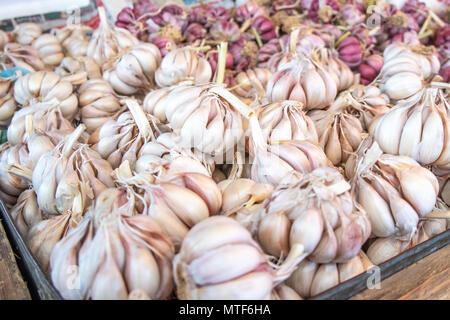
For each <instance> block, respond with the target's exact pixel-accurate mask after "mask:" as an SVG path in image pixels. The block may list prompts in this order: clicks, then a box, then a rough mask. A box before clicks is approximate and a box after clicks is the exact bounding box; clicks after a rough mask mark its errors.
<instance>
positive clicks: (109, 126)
mask: <svg viewBox="0 0 450 320" xmlns="http://www.w3.org/2000/svg"><path fill="white" fill-rule="evenodd" d="M125 104H126V105H127V107H128V110H129V111H127V112H124V113H122V114H120V115H119V117H118V118H117V120H116V119H110V120H108V121H106V122H105V123H104V124H103V125H102V126H101V127H100V130H99V132H98V140H97V141H92V137H91V142H96V144H95V147H94V148H95V149H96V150H97V151H98V153H99V154H100V155H101V156H102V157H103V159H106V160H107V161H108V162H109V163H110V164H111V166H112V167H113V168H117V167H119V165H120V164H121V163H122V162H123V161H125V160H128V162H129V163H130V165H131V167H132V168H134V165H135V162H136V159H137V157H138V154H139V150H140V149H141V147H142V145H144V144H145V143H146V142H148V141H151V140H153V139H155V138H156V137H157V136H158V134H159V133H160V132H161V130H165V128H164V127H162V126H161V125H160V123H159V121H158V120H157V119H156V118H155V117H153V116H151V115H149V114H145V113H144V111H143V110H142V107H141V106H140V105H139V104H138V103H137V102H136V100H134V99H126V100H125Z"/></svg>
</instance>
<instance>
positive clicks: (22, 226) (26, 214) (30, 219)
mask: <svg viewBox="0 0 450 320" xmlns="http://www.w3.org/2000/svg"><path fill="white" fill-rule="evenodd" d="M9 214H10V216H11V219H12V220H13V222H14V225H15V226H16V228H17V230H18V231H19V233H20V235H21V236H22V238H24V239H25V238H26V237H27V235H28V231H29V230H30V229H31V228H33V227H34V226H35V225H37V224H38V223H39V222H41V221H42V220H43V219H44V215H43V214H42V211H41V209H39V206H38V203H37V199H36V193H35V192H34V190H33V189H28V190H25V191H24V192H22V193H21V194H20V196H19V197H18V198H17V203H16V204H15V205H14V207H12V208H11V210H10V211H9Z"/></svg>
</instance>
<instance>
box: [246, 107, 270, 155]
mask: <svg viewBox="0 0 450 320" xmlns="http://www.w3.org/2000/svg"><path fill="white" fill-rule="evenodd" d="M249 122H250V131H251V135H252V142H253V148H254V150H255V152H254V153H255V155H256V154H257V153H258V151H259V152H267V142H266V141H265V140H264V135H263V133H262V130H261V126H260V125H259V121H258V116H257V115H256V114H253V115H252V116H251V117H250V121H249Z"/></svg>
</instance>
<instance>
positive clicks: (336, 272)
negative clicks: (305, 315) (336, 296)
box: [286, 251, 373, 299]
mask: <svg viewBox="0 0 450 320" xmlns="http://www.w3.org/2000/svg"><path fill="white" fill-rule="evenodd" d="M372 266H373V264H372V262H371V261H370V260H369V258H368V257H367V256H366V255H365V254H364V252H363V251H360V252H359V253H358V255H356V256H355V257H353V258H351V259H350V260H348V261H347V262H344V263H325V264H320V263H316V262H313V261H310V260H308V259H306V260H303V261H302V262H301V263H300V264H299V265H298V268H297V269H296V270H295V271H294V272H293V273H292V275H291V276H290V278H289V279H287V280H286V284H288V285H289V286H290V287H291V288H292V289H293V290H295V292H297V293H298V294H299V295H300V296H301V297H302V298H305V299H307V298H310V297H314V296H317V295H319V294H321V293H322V292H324V291H326V290H328V289H330V288H333V287H335V286H337V285H339V284H340V283H342V282H345V281H347V280H349V279H351V278H354V277H356V276H357V275H360V274H361V273H364V272H366V271H367V270H368V269H370V268H371V267H372Z"/></svg>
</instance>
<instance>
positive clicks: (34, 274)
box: [0, 200, 61, 300]
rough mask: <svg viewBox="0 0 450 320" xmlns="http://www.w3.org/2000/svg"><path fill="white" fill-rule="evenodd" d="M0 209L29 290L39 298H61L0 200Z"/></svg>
mask: <svg viewBox="0 0 450 320" xmlns="http://www.w3.org/2000/svg"><path fill="white" fill-rule="evenodd" d="M0 211H1V213H2V217H1V218H2V222H3V226H4V228H5V231H6V233H7V234H8V237H9V241H10V244H11V247H12V248H13V250H14V251H15V252H16V254H18V255H19V256H20V259H21V263H20V264H21V267H22V270H21V271H22V272H23V273H24V274H23V276H24V278H25V281H26V282H27V285H28V288H29V290H30V292H31V293H32V294H33V295H35V296H37V297H38V298H39V299H41V300H61V296H60V295H59V293H58V291H56V289H55V288H54V287H53V285H51V283H50V282H49V281H48V279H47V277H46V276H45V274H44V273H43V272H42V270H41V268H40V267H39V265H38V264H37V262H36V261H37V260H36V258H35V257H34V255H33V254H32V253H31V252H30V250H29V249H28V247H27V245H26V244H25V242H24V241H23V239H22V237H21V236H20V234H19V231H18V230H17V228H16V226H15V225H14V223H13V221H12V219H11V217H10V215H9V213H8V211H7V209H6V207H5V205H4V204H3V202H2V201H1V200H0Z"/></svg>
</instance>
